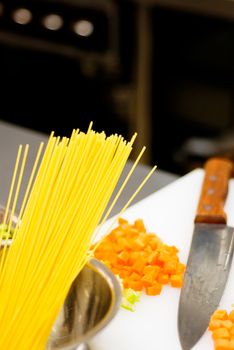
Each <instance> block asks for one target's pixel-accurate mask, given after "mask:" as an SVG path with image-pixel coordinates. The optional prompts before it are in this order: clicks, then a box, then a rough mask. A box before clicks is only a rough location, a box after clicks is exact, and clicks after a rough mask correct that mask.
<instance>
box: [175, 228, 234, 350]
mask: <svg viewBox="0 0 234 350" xmlns="http://www.w3.org/2000/svg"><path fill="white" fill-rule="evenodd" d="M233 244H234V241H233V228H231V227H227V226H225V225H215V224H196V225H195V231H194V235H193V240H192V243H191V245H192V246H193V249H192V250H190V255H189V258H188V262H187V269H186V273H185V276H184V288H182V290H181V297H180V304H179V314H178V328H179V337H180V342H181V345H182V349H183V350H189V349H191V348H192V347H193V346H194V345H195V344H196V342H197V341H198V340H199V339H200V337H201V336H202V335H203V333H204V332H205V331H206V329H207V325H208V324H209V319H210V316H211V314H212V313H213V312H214V311H215V309H217V307H218V305H219V302H220V299H221V296H222V294H223V290H224V286H225V284H226V281H227V278H228V273H229V269H230V265H231V260H232V255H233ZM191 312H192V315H191ZM198 320H199V321H198Z"/></svg>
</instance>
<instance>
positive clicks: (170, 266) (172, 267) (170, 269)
mask: <svg viewBox="0 0 234 350" xmlns="http://www.w3.org/2000/svg"><path fill="white" fill-rule="evenodd" d="M176 268H177V261H175V260H169V261H166V262H165V264H164V266H163V271H164V272H165V273H168V274H174V273H175V272H176Z"/></svg>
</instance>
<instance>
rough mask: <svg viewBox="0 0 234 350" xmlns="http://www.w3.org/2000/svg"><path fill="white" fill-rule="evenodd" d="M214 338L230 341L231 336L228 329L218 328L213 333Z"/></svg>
mask: <svg viewBox="0 0 234 350" xmlns="http://www.w3.org/2000/svg"><path fill="white" fill-rule="evenodd" d="M212 337H213V338H214V339H219V338H223V339H229V338H230V335H229V332H228V330H227V329H226V328H224V327H220V328H217V329H215V330H214V331H213V333H212Z"/></svg>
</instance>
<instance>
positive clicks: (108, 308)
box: [46, 259, 121, 350]
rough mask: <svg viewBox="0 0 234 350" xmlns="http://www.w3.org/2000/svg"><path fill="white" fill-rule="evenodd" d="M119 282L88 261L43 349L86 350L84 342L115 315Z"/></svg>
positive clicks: (108, 272) (104, 269) (97, 263)
mask: <svg viewBox="0 0 234 350" xmlns="http://www.w3.org/2000/svg"><path fill="white" fill-rule="evenodd" d="M120 302H121V289H120V285H119V282H118V281H117V279H116V278H115V276H114V275H113V274H112V272H110V270H109V269H107V268H106V266H105V265H104V264H102V263H100V262H99V261H98V260H95V259H92V260H91V261H90V262H89V263H88V264H87V265H86V266H85V267H84V268H83V270H82V271H81V273H80V274H79V275H78V277H77V278H76V280H75V281H74V283H73V285H72V286H71V289H70V292H69V294H68V296H67V299H66V301H65V303H64V305H63V308H62V310H61V312H60V313H59V315H58V318H57V320H56V322H55V324H54V326H53V329H52V332H51V335H50V338H49V341H48V343H47V347H46V349H47V350H56V349H57V350H58V349H61V350H72V349H76V348H77V346H79V345H80V346H79V349H80V350H81V349H85V348H86V349H87V345H86V343H88V341H89V340H90V339H91V338H92V337H93V336H94V335H95V334H97V333H98V332H99V331H101V330H102V329H103V328H104V327H106V326H107V324H108V323H109V322H110V321H111V319H112V318H113V317H114V316H115V314H116V313H117V311H118V309H119V307H120Z"/></svg>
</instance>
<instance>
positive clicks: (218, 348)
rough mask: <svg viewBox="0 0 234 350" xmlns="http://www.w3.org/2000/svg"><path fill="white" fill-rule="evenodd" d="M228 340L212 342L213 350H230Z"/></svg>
mask: <svg viewBox="0 0 234 350" xmlns="http://www.w3.org/2000/svg"><path fill="white" fill-rule="evenodd" d="M229 344H230V342H229V340H228V339H216V340H215V341H214V348H215V350H230V347H229Z"/></svg>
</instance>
